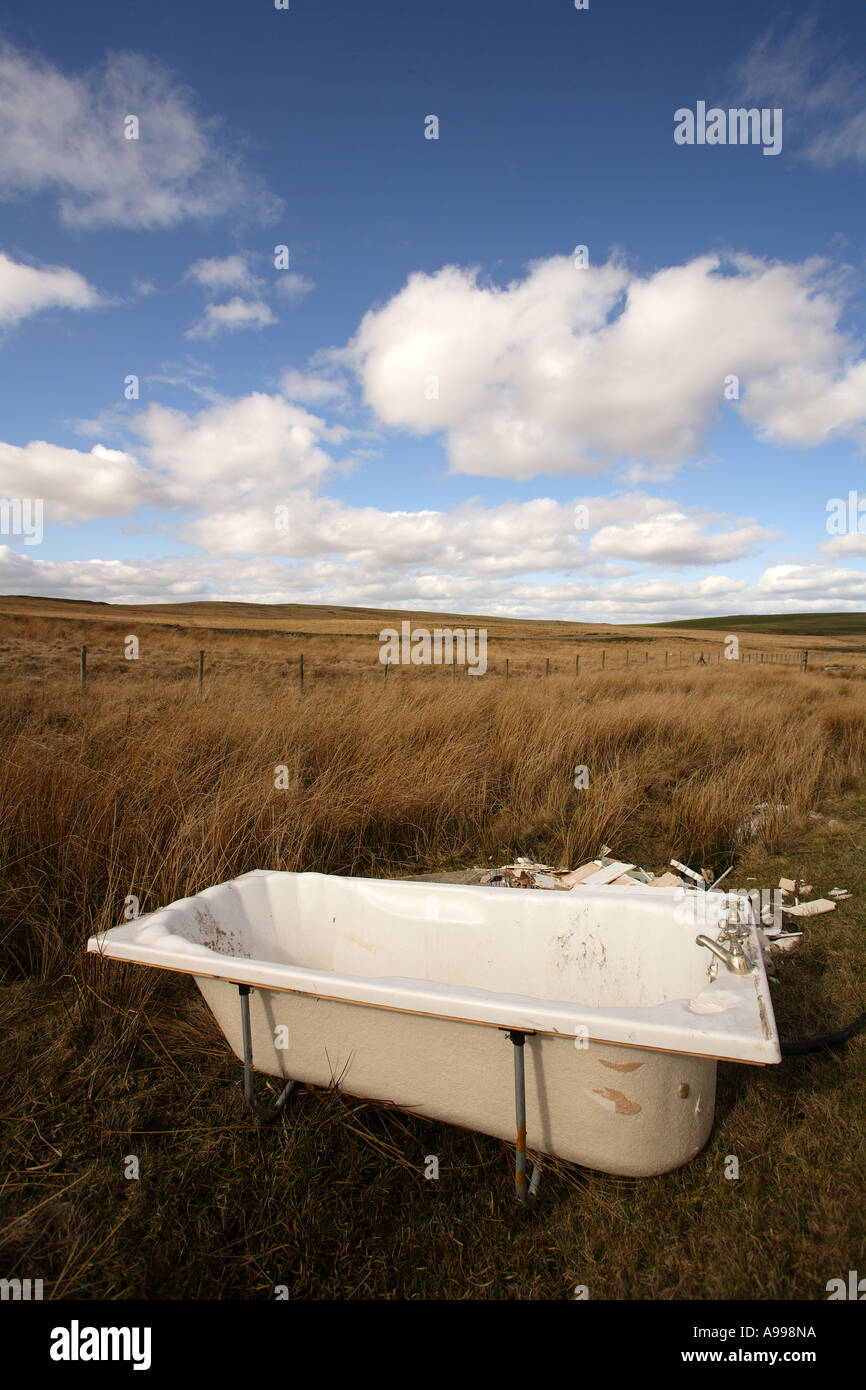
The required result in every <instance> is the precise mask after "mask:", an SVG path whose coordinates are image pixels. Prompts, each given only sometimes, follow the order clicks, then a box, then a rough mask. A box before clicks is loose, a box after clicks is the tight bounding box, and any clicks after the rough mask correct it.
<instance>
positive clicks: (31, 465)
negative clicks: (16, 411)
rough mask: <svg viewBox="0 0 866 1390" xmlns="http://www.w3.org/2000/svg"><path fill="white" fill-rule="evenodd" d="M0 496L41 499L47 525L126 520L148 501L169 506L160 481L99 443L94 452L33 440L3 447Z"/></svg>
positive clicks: (132, 460) (122, 455) (2, 445)
mask: <svg viewBox="0 0 866 1390" xmlns="http://www.w3.org/2000/svg"><path fill="white" fill-rule="evenodd" d="M0 497H41V498H43V499H44V501H45V504H46V506H45V520H46V524H48V525H50V524H51V523H52V522H62V523H67V522H72V521H92V520H96V519H98V518H99V517H105V516H122V515H124V514H125V513H127V512H131V511H135V510H136V509H137V508H139V507H141V506H144V505H146V504H148V503H151V504H160V503H162V504H165V503H166V502H167V501H168V500H169V497H168V494H167V492H166V489H165V488H164V486H163V485H162V483H161V482H160V480H159V479H158V478H157V477H154V476H152V475H150V474H148V472H147V471H146V470H145V469H144V468H142V467H141V465H140V464H139V463H138V462H137V461H136V460H135V459H134V458H133V457H132V456H131V455H130V454H127V453H124V452H123V451H122V450H120V449H107V448H105V447H104V446H103V445H101V444H97V445H95V446H94V448H92V449H91V450H90V451H89V453H83V452H82V451H81V450H79V449H64V448H61V447H60V446H59V445H57V444H47V443H46V442H45V441H44V440H41V439H34V440H32V441H31V442H30V443H29V444H26V445H24V446H23V447H19V446H17V445H14V444H3V443H0Z"/></svg>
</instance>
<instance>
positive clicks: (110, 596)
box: [0, 545, 866, 623]
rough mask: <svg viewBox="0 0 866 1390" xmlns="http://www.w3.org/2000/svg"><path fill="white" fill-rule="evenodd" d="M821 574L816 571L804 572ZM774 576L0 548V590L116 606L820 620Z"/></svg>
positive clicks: (854, 600)
mask: <svg viewBox="0 0 866 1390" xmlns="http://www.w3.org/2000/svg"><path fill="white" fill-rule="evenodd" d="M810 568H814V569H820V568H821V567H820V566H815V567H810ZM778 569H779V567H776V570H775V571H768V572H767V573H768V575H770V576H772V578H771V581H770V582H769V583H768V584H764V583H762V582H761V581H759V582H758V583H757V584H755V585H750V584H749V583H748V582H747V581H746V580H743V579H731V578H729V577H728V576H725V575H712V576H709V577H707V578H705V579H702V580H700V581H699V582H698V583H689V585H688V586H687V587H686V586H684V585H683V584H681V583H678V582H676V581H671V580H662V579H643V580H635V579H632V580H621V581H617V582H615V583H613V584H610V583H604V582H603V581H600V580H599V579H597V578H595V577H586V578H580V579H572V580H568V581H566V580H562V579H559V580H548V581H543V582H532V581H529V580H524V581H515V580H514V579H511V578H507V577H502V578H500V579H496V578H491V577H487V578H482V579H477V578H474V577H459V576H447V575H443V574H440V573H424V572H421V573H419V574H412V575H406V574H404V573H401V572H400V571H389V570H385V569H380V570H379V571H378V572H377V573H370V572H365V571H364V570H363V569H362V568H361V567H359V566H358V565H356V564H354V565H353V564H351V563H349V562H347V561H331V560H327V559H319V560H310V561H307V562H302V563H294V564H291V563H286V562H285V561H281V560H278V559H265V558H262V557H255V558H252V559H238V558H231V559H229V558H222V559H220V558H217V559H206V560H203V559H201V558H200V557H193V556H172V557H170V558H164V559H155V560H154V559H147V560H128V561H119V560H112V561H105V560H62V561H58V560H54V561H52V560H42V559H41V558H40V557H39V555H38V554H37V553H36V552H35V551H33V550H29V551H23V550H21V551H18V550H13V549H12V548H11V547H9V546H3V545H0V592H3V593H28V594H51V595H56V596H58V597H62V598H96V599H102V600H107V601H108V602H114V603H136V602H138V603H148V602H180V601H183V600H187V601H202V600H207V599H211V600H224V601H227V600H238V601H240V600H245V601H247V602H251V603H292V602H294V603H331V604H333V603H343V604H347V605H349V606H352V607H357V606H359V605H364V606H371V607H374V606H375V607H386V608H406V609H409V610H410V611H411V610H413V609H414V610H430V609H433V610H437V609H438V610H439V611H440V612H452V613H454V612H456V613H460V612H462V613H481V614H489V615H491V616H496V615H501V616H516V617H526V618H562V619H571V620H575V621H581V620H584V621H591V622H609V623H616V622H653V621H659V622H662V621H665V620H668V619H672V618H685V617H699V616H702V615H704V614H715V613H720V612H721V613H724V612H728V613H731V612H736V613H770V612H813V611H814V612H820V611H822V610H823V609H826V608H827V606H828V605H827V600H826V599H824V598H821V597H817V598H816V597H813V596H812V595H811V593H810V592H809V585H810V584H811V583H814V579H813V578H810V579H807V580H806V582H805V583H804V582H803V577H802V571H801V569H799V568H798V567H797V566H791V567H789V570H790V572H789V574H788V575H787V578H786V579H785V578H783V576H781V575H780V574H779V573H778ZM833 575H834V578H833V581H832V582H833V584H834V586H835V587H834V590H833V602H834V606H835V607H836V608H838V609H839V610H840V611H847V612H854V611H858V610H859V609H861V608H862V603H863V593H864V589H866V575H863V574H862V573H859V572H857V571H835V572H833Z"/></svg>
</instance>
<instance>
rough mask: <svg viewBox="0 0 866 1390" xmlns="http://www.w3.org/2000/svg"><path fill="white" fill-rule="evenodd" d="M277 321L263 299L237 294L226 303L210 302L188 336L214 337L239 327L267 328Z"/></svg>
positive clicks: (232, 331)
mask: <svg viewBox="0 0 866 1390" xmlns="http://www.w3.org/2000/svg"><path fill="white" fill-rule="evenodd" d="M276 321H277V320H276V319H275V318H274V315H273V314H272V313H271V310H270V309H269V307H268V305H267V304H265V302H264V301H263V300H261V299H241V297H240V295H235V296H234V298H233V299H229V300H228V301H227V302H226V303H225V304H208V305H207V306H206V308H205V311H204V314H203V315H202V317H201V318H200V319H199V320H198V321H197V322H196V323H194V324H193V325H192V327H191V328H188V329H187V331H186V336H187V338H213V337H215V336H216V334H217V333H225V332H228V333H234V332H236V331H237V330H238V329H239V328H266V327H267V326H268V325H269V324H272V323H276Z"/></svg>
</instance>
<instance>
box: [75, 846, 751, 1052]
mask: <svg viewBox="0 0 866 1390" xmlns="http://www.w3.org/2000/svg"><path fill="white" fill-rule="evenodd" d="M708 896H709V895H705V894H700V893H694V894H688V895H685V896H684V895H683V894H681V893H678V891H677V890H673V889H672V890H665V889H652V888H647V889H643V888H639V887H628V888H615V887H605V888H603V889H599V888H595V889H593V888H581V887H577V888H575V889H572V890H571V892H568V893H564V892H563V893H560V892H537V891H536V892H533V891H529V890H526V891H515V890H509V889H503V888H488V887H475V886H471V887H470V886H463V885H456V884H438V883H437V884H424V883H413V882H406V881H401V880H386V879H358V878H343V877H337V876H334V875H325V874H293V873H281V872H271V871H255V872H253V873H249V874H245V875H243V876H242V877H240V878H238V879H235V880H233V881H232V882H230V883H225V884H219V885H216V886H215V887H212V888H208V889H205V890H204V891H203V892H202V893H200V894H197V895H196V896H195V897H193V898H187V899H183V900H181V901H180V902H177V903H173V904H172V905H171V906H169V907H167V908H164V909H162V910H160V911H158V912H155V913H152V914H149V915H148V916H147V917H142V918H139V919H138V920H137V921H135V922H130V923H127V924H125V925H124V926H122V927H118V928H115V929H113V930H112V931H110V932H107V933H104V934H103V935H102V936H101V937H99V938H94V939H92V940H91V942H90V943H89V949H91V950H101V951H103V952H104V953H105V954H107V955H112V956H115V957H116V958H118V959H127V960H138V961H143V962H147V961H150V963H153V964H161V965H164V966H165V965H167V966H169V968H175V969H182V970H188V971H190V972H191V973H194V974H196V975H204V976H215V977H217V978H230V979H232V980H237V981H239V982H249V983H252V984H259V985H264V984H268V983H272V984H273V986H274V987H276V988H280V987H282V988H289V989H298V990H300V991H301V992H310V993H316V992H320V993H323V994H325V995H326V996H328V997H344V998H357V999H358V1000H360V1001H362V1002H380V1003H382V1004H383V1005H384V1006H386V1007H406V1008H409V1009H413V1008H415V1009H416V1010H417V1011H419V1012H433V1013H436V1012H439V1013H441V1014H443V1015H445V1016H454V1017H473V1018H478V1019H479V1021H484V1022H498V1021H499V1020H500V1019H501V1020H504V1021H505V1022H509V1021H510V1022H511V1024H512V1026H527V1023H529V1024H533V1023H535V1024H536V1025H537V1026H538V1027H539V1028H541V1029H544V1028H545V1025H549V1029H550V1031H554V1032H556V1031H560V1030H563V1029H564V1028H566V1027H567V1028H568V1030H569V1031H572V1030H573V1029H574V1028H575V1027H576V1026H577V1024H578V1022H579V1019H580V1018H585V1019H586V1020H587V1025H588V1026H589V1028H590V1030H591V1031H593V1032H594V1030H593V1025H594V1024H595V1025H598V1026H601V1025H602V1020H604V1023H605V1025H606V1027H605V1031H604V1032H602V1033H599V1036H608V1037H609V1038H610V1039H611V1040H612V1041H622V1042H633V1041H636V1040H637V1032H636V1031H635V1029H634V1028H632V1029H631V1030H629V1028H628V1026H627V1025H628V1022H629V1019H632V1020H634V1019H635V1018H636V1017H638V1016H640V1017H641V1019H642V1030H641V1029H638V1032H641V1031H642V1036H643V1037H644V1039H645V1040H646V1039H654V1041H650V1045H657V1046H660V1047H663V1048H664V1047H667V1046H672V1047H674V1048H675V1049H676V1050H683V1051H690V1052H695V1053H699V1054H702V1055H717V1056H731V1057H736V1058H739V1059H740V1060H752V1061H777V1060H778V1040H777V1037H776V1033H775V1023H774V1020H773V1016H772V1006H771V1004H770V999H769V989H768V986H767V981H766V977H765V974H764V970H763V963H762V960H761V955H760V949H759V947H758V943H757V939H756V937H755V936H754V929H753V927H752V928H750V931H751V933H752V941H751V954H752V956H753V959H754V960H755V965H756V968H755V971H754V972H753V974H752V975H751V976H747V977H738V976H735V975H733V974H731V973H729V972H727V971H726V970H725V969H724V968H722V969H721V971H719V970H717V969H712V968H710V967H712V962H713V958H712V957H711V956H710V953H709V952H708V951H707V950H706V949H705V948H703V947H700V946H697V945H696V944H695V936H696V934H697V933H698V932H700V931H706V930H707V927H706V925H705V924H704V925H702V922H703V918H702V916H701V911H702V908H703V903H702V901H701V900H702V899H703V900H706V899H707V898H708ZM719 896H721V895H719ZM709 934H710V935H712V936H715V935H716V934H717V933H716V932H715V931H713V930H710V931H709ZM227 957H228V958H231V966H230V967H228V968H227V960H226V958H227ZM336 981H341V982H344V983H343V984H342V985H341V986H340V987H337V985H336V983H335V982H336ZM347 981H353V982H355V986H354V989H352V988H350V987H349V986H348V985H347V984H345V982H347ZM365 986H367V988H365ZM518 1000H522V1001H530V1002H531V1003H532V1006H533V1007H532V1009H530V1010H528V1011H527V1009H524V1010H523V1014H522V1015H521V1014H520V1013H519V1011H518V1012H517V1013H515V1008H514V1007H513V1006H512V1005H510V1004H506V1003H502V1004H501V1007H500V1006H498V1005H497V1003H496V1001H500V1002H501V1001H518ZM467 1001H469V1002H467ZM473 1001H474V1002H473ZM491 1001H493V1002H491ZM563 1010H565V1013H566V1014H568V1018H567V1021H566V1022H564V1018H565V1015H564V1013H563ZM613 1015H617V1018H616V1019H614V1020H613V1024H611V1022H610V1020H611V1018H612V1016H613ZM617 1028H618V1029H619V1033H620V1036H619V1037H617V1036H616V1033H617ZM720 1049H721V1050H720Z"/></svg>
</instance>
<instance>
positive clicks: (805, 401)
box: [342, 256, 866, 479]
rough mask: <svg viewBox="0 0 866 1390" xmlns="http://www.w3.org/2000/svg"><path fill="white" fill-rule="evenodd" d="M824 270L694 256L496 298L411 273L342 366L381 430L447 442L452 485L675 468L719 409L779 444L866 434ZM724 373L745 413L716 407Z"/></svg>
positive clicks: (448, 272) (859, 365) (836, 293)
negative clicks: (470, 478) (456, 477)
mask: <svg viewBox="0 0 866 1390" xmlns="http://www.w3.org/2000/svg"><path fill="white" fill-rule="evenodd" d="M842 310H843V297H842V290H841V287H840V285H839V284H838V283H837V282H836V281H831V280H829V278H828V277H827V274H826V270H825V267H824V266H823V265H822V263H820V262H818V261H809V262H806V263H803V264H800V265H781V264H771V263H768V262H765V261H761V260H758V259H756V258H753V257H746V256H734V257H731V258H729V259H727V260H725V261H723V260H722V259H721V258H720V257H718V256H702V257H699V258H697V259H696V260H693V261H691V262H689V263H688V264H686V265H682V266H674V267H670V268H667V269H663V270H660V271H657V272H655V273H653V274H650V275H646V276H640V275H637V274H635V273H632V272H630V271H628V270H627V269H626V268H625V267H624V266H622V265H620V264H618V263H616V262H609V263H608V264H606V265H602V266H598V267H593V266H589V267H587V268H584V269H577V268H575V266H574V264H573V262H572V260H571V259H570V258H568V257H565V256H558V257H553V258H551V259H549V260H546V261H543V262H538V263H536V264H534V265H533V266H532V267H531V268H530V269H529V272H528V274H527V275H526V277H525V278H524V279H523V280H522V281H515V282H513V283H511V284H509V285H508V286H507V287H506V288H504V289H502V288H499V287H497V286H495V285H489V284H482V283H480V280H479V275H478V272H477V271H473V270H467V269H461V268H459V267H456V266H446V267H445V268H444V269H442V270H440V271H438V272H437V273H435V274H432V275H428V274H421V273H419V274H414V275H412V276H410V278H409V280H408V282H407V284H406V285H405V286H404V288H403V289H402V290H400V291H399V292H398V293H397V294H396V295H394V296H393V298H392V299H391V300H389V301H388V303H387V304H385V305H384V306H383V307H382V308H380V309H376V310H371V311H370V312H369V313H368V314H366V315H365V317H364V319H363V321H362V323H361V325H360V327H359V329H358V332H357V333H356V335H355V337H354V338H353V340H352V341H351V343H350V344H349V345H348V347H347V348H346V349H345V351H344V352H343V354H342V360H343V362H344V363H347V364H349V365H351V366H352V367H353V368H354V370H355V371H356V372H357V374H358V376H359V378H360V381H361V384H362V387H363V391H364V396H365V399H366V401H367V403H368V404H369V405H370V407H371V408H372V409H373V411H374V412H375V414H376V415H377V416H378V418H379V420H380V421H382V422H383V423H384V424H385V425H389V426H392V427H394V428H399V429H407V430H411V431H413V432H415V433H416V434H421V435H429V434H442V435H443V437H444V444H445V448H446V451H447V454H448V457H449V460H450V464H451V469H452V471H455V472H462V473H473V474H481V475H487V476H496V477H506V478H515V479H526V478H530V477H533V476H536V475H538V474H541V473H558V474H563V473H574V474H590V473H593V472H599V471H602V470H604V469H609V468H610V467H612V466H614V465H616V464H618V463H631V464H634V465H636V466H638V467H639V468H640V469H642V470H643V472H644V475H645V476H646V475H647V474H648V473H649V474H651V473H652V472H653V471H656V472H659V473H662V474H664V473H666V472H669V471H670V469H671V468H672V467H675V466H677V465H679V464H682V463H684V462H686V461H688V460H691V459H694V458H695V457H697V456H698V455H699V454H700V452H701V450H702V449H703V448H704V445H705V440H706V436H707V433H708V431H709V429H710V428H711V426H712V425H713V424H714V423H715V422H716V421H717V420H718V419H719V418H720V417H721V412H722V409H723V408H726V409H732V410H737V411H739V412H740V414H741V415H742V416H743V418H744V419H745V420H746V421H747V422H748V423H749V424H751V425H752V426H753V427H754V428H755V429H756V430H757V431H758V432H759V433H760V434H761V435H762V436H764V437H765V438H767V439H768V440H770V441H772V442H774V443H782V444H788V445H794V446H796V447H809V446H811V445H814V444H817V443H821V442H824V441H825V440H826V439H828V438H829V437H831V436H834V435H838V434H844V433H849V434H855V435H857V436H858V437H860V436H862V435H863V432H864V428H866V393H864V390H863V387H864V382H866V364H864V362H863V360H862V359H861V358H860V356H859V355H858V347H857V345H856V344H855V343H853V342H852V341H851V340H850V339H848V338H847V337H846V336H845V335H844V334H843V333H842V332H841V331H840V329H839V327H838V322H839V318H840V316H841V313H842ZM731 377H736V378H738V383H739V385H738V387H736V389H738V390H739V393H740V394H739V399H730V400H728V399H726V398H725V391H726V389H727V388H728V386H729V381H730V378H731Z"/></svg>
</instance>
